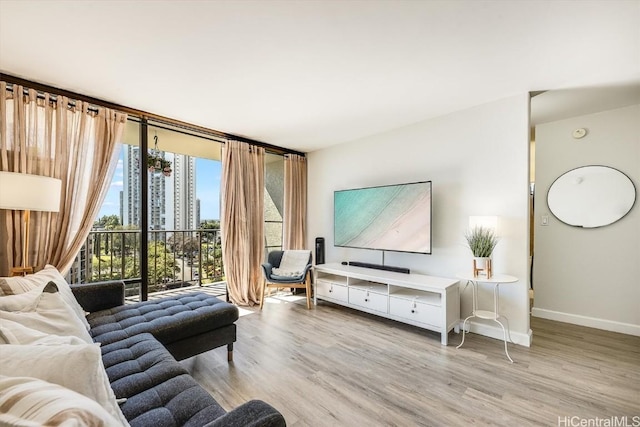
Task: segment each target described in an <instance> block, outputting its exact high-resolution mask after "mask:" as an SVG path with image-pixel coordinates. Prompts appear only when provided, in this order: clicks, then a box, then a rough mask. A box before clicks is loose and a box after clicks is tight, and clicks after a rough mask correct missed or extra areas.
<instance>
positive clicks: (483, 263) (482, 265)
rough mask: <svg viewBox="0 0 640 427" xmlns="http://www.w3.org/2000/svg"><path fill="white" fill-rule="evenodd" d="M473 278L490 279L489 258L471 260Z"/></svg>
mask: <svg viewBox="0 0 640 427" xmlns="http://www.w3.org/2000/svg"><path fill="white" fill-rule="evenodd" d="M473 276H474V277H479V276H484V277H486V278H487V279H490V278H491V258H490V257H474V258H473Z"/></svg>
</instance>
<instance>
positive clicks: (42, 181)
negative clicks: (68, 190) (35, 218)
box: [0, 172, 62, 276]
mask: <svg viewBox="0 0 640 427" xmlns="http://www.w3.org/2000/svg"><path fill="white" fill-rule="evenodd" d="M61 188H62V181H61V180H59V179H56V178H50V177H48V176H40V175H30V174H25V173H17V172H0V209H10V210H19V211H23V214H22V215H23V223H22V267H14V268H12V269H11V275H12V276H20V275H25V274H28V273H33V267H32V266H30V265H29V259H28V258H29V218H30V216H31V215H30V212H31V211H44V212H59V211H60V192H61Z"/></svg>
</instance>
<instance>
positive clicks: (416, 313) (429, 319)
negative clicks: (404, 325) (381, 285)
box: [389, 296, 443, 326]
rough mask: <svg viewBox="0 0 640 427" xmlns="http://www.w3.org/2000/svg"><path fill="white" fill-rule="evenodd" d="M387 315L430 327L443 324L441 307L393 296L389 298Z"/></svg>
mask: <svg viewBox="0 0 640 427" xmlns="http://www.w3.org/2000/svg"><path fill="white" fill-rule="evenodd" d="M389 314H392V315H394V316H397V317H401V318H403V319H406V320H410V321H411V322H417V323H423V324H426V325H432V326H439V325H441V324H442V322H443V320H442V307H440V306H436V305H431V304H425V303H423V302H419V301H412V300H409V299H406V298H395V297H393V296H391V297H389Z"/></svg>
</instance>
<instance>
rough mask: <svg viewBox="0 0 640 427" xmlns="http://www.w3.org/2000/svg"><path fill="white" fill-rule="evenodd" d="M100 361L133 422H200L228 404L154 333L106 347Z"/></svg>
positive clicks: (159, 426) (160, 425) (220, 412)
mask: <svg viewBox="0 0 640 427" xmlns="http://www.w3.org/2000/svg"><path fill="white" fill-rule="evenodd" d="M102 360H103V362H104V366H105V369H106V371H107V376H108V377H109V381H110V382H111V387H112V388H113V391H114V393H115V395H116V397H117V398H126V399H127V400H126V401H125V402H124V403H123V404H122V405H121V406H120V409H121V410H122V412H123V413H124V415H125V417H126V418H127V419H128V420H129V423H130V424H131V426H133V427H136V426H151V425H152V426H154V427H164V426H190V425H191V426H196V425H203V424H204V423H206V422H207V421H210V420H213V419H215V418H218V417H220V416H221V415H223V414H224V413H225V411H224V409H222V407H220V405H218V403H217V402H216V401H215V400H214V399H213V397H211V395H209V394H208V393H207V392H206V391H205V390H204V389H203V388H202V387H200V386H199V385H198V383H196V381H195V380H194V379H193V378H192V377H191V376H190V375H189V373H188V372H187V371H186V370H185V369H184V368H183V367H182V365H180V364H179V363H178V362H176V360H175V359H174V358H173V357H172V356H171V354H169V352H168V351H167V350H166V349H165V348H164V347H163V346H162V345H161V344H160V343H159V342H158V341H157V340H156V339H155V338H154V337H153V336H152V335H151V334H148V333H143V334H139V335H135V336H132V337H130V338H126V339H124V340H120V341H117V342H114V343H112V344H107V345H104V346H102Z"/></svg>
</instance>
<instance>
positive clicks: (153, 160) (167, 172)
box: [147, 153, 172, 176]
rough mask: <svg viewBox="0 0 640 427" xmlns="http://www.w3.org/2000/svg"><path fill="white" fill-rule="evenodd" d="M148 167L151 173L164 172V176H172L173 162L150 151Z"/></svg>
mask: <svg viewBox="0 0 640 427" xmlns="http://www.w3.org/2000/svg"><path fill="white" fill-rule="evenodd" d="M147 167H148V168H149V172H151V173H155V172H158V173H160V172H162V174H163V175H164V176H171V172H172V170H171V162H170V161H169V160H165V159H163V158H162V157H160V156H158V155H155V154H151V153H149V155H148V156H147Z"/></svg>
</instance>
